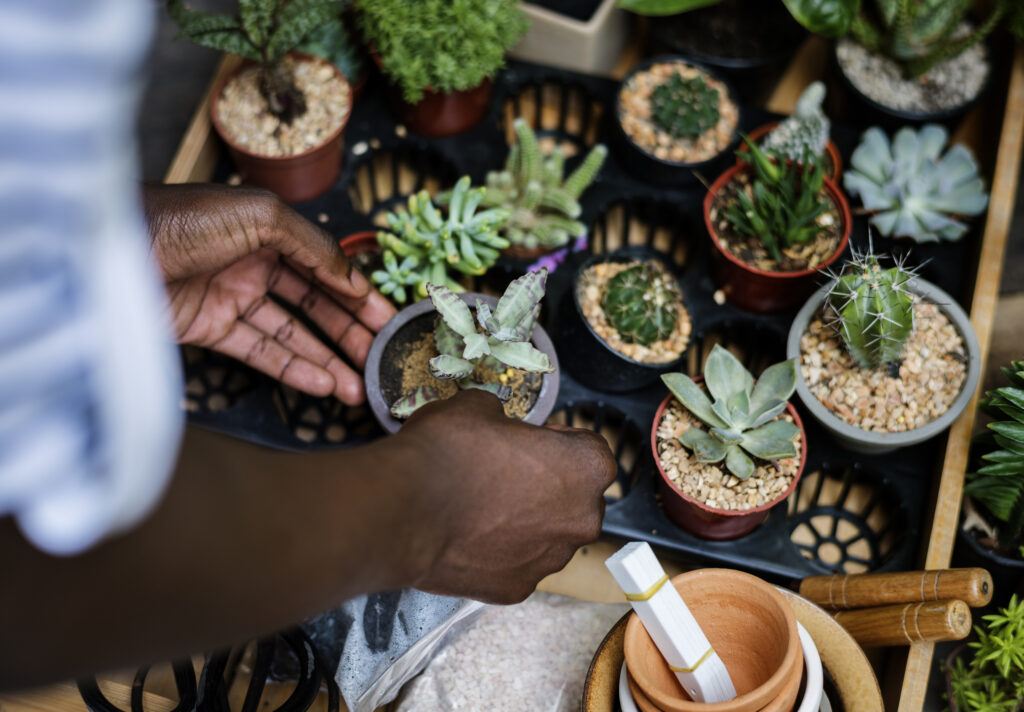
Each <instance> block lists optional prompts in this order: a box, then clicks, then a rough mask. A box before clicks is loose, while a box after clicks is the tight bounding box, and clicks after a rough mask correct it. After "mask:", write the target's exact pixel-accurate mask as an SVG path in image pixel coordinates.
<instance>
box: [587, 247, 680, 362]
mask: <svg viewBox="0 0 1024 712" xmlns="http://www.w3.org/2000/svg"><path fill="white" fill-rule="evenodd" d="M679 301H680V294H679V290H678V288H676V287H675V285H674V284H673V280H672V277H671V276H670V275H668V274H666V273H665V272H664V271H662V270H660V269H658V268H657V267H655V266H654V265H651V264H649V263H646V262H644V263H641V264H637V265H633V266H632V267H627V268H626V269H624V270H622V271H621V272H619V273H618V274H616V275H615V276H614V277H612V278H611V279H610V280H608V284H607V286H606V287H605V292H604V296H602V298H601V309H602V311H604V315H605V317H606V318H607V319H608V323H609V324H610V325H611V327H612V328H613V329H615V331H617V332H618V334H619V336H621V337H622V339H623V340H624V341H628V342H630V343H634V344H642V345H643V346H649V345H651V344H653V343H654V342H655V341H661V340H663V339H667V338H668V337H669V336H670V335H671V334H672V331H673V329H675V328H676V318H677V316H678V313H679V308H678V305H679Z"/></svg>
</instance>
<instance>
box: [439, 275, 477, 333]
mask: <svg viewBox="0 0 1024 712" xmlns="http://www.w3.org/2000/svg"><path fill="white" fill-rule="evenodd" d="M427 294H428V295H429V296H430V301H431V302H433V304H434V308H435V309H437V313H438V314H440V315H441V318H442V319H443V320H444V323H445V324H447V325H448V326H449V327H450V328H451V330H452V331H454V332H455V333H456V334H458V335H459V336H461V337H462V338H463V339H466V338H468V337H470V336H472V335H474V334H476V323H475V322H474V321H473V314H472V312H470V311H469V307H468V306H467V305H466V303H465V302H464V301H462V300H461V299H459V297H458V296H456V295H455V294H454V293H453V292H452V291H451V290H450V289H448V288H447V287H443V286H441V285H438V284H428V285H427Z"/></svg>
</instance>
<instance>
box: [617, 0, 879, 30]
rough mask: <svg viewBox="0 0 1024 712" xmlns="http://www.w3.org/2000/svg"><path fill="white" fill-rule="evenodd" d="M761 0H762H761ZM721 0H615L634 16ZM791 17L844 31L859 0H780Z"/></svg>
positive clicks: (669, 12) (672, 12)
mask: <svg viewBox="0 0 1024 712" xmlns="http://www.w3.org/2000/svg"><path fill="white" fill-rule="evenodd" d="M764 1H765V0H762V2H764ZM719 2H721V0H619V7H621V8H623V9H625V10H629V11H630V12H635V13H637V14H638V15H676V14H678V13H680V12H688V11H690V10H697V9H699V8H702V7H708V6H709V5H717V4H718V3H719ZM782 2H783V4H784V5H785V6H786V8H787V9H788V10H789V13H790V14H791V15H792V16H793V18H794V19H795V20H796V21H797V22H799V23H800V24H801V25H803V26H804V27H806V28H807V29H808V30H810V31H811V32H813V33H815V34H818V35H822V36H824V37H840V36H842V35H844V34H846V32H847V30H849V28H850V23H851V22H852V21H853V18H854V15H856V13H857V8H858V7H859V5H860V0H782Z"/></svg>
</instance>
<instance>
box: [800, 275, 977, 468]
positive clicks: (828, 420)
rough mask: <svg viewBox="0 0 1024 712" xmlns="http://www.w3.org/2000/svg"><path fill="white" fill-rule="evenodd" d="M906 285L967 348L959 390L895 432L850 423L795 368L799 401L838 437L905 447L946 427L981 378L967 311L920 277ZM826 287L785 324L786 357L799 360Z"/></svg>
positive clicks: (966, 403)
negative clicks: (933, 413)
mask: <svg viewBox="0 0 1024 712" xmlns="http://www.w3.org/2000/svg"><path fill="white" fill-rule="evenodd" d="M907 286H908V288H909V289H910V291H911V292H913V293H914V294H916V295H918V296H919V297H923V298H925V299H927V300H928V301H930V302H932V303H933V304H935V305H936V306H938V307H939V309H941V310H942V313H943V314H945V315H946V317H947V318H948V319H949V320H950V322H952V324H953V326H955V327H956V330H957V331H958V332H959V333H960V338H961V339H962V340H963V343H964V349H965V350H966V352H967V373H966V375H965V378H964V384H963V386H962V387H961V389H960V393H959V394H957V397H956V398H954V399H953V402H952V403H950V405H949V408H948V409H947V410H946V412H945V413H943V414H942V415H940V416H939V417H937V418H935V419H934V420H931V421H929V422H927V423H925V424H924V425H922V426H921V427H919V428H914V429H913V430H905V431H903V432H899V433H879V432H875V431H872V430H864V429H863V428H858V427H856V426H854V425H850V424H849V423H847V422H846V421H844V420H843V419H842V418H840V417H839V416H838V415H835V414H834V413H833V412H832V411H830V410H829V409H828V408H826V407H825V406H824V405H822V403H821V401H819V400H818V399H817V398H816V397H815V396H814V394H813V393H811V390H810V388H808V386H807V382H806V381H805V380H804V377H803V369H802V368H799V371H800V373H799V378H797V380H796V392H797V395H798V396H799V397H800V400H801V402H803V404H804V406H805V407H806V408H807V410H808V411H810V413H811V415H813V416H814V417H815V419H816V420H817V421H818V422H819V423H821V424H822V425H823V426H824V427H825V428H826V429H827V430H830V431H832V432H834V433H835V434H837V435H839V436H840V437H842V438H845V439H847V440H852V441H856V442H860V443H864V444H867V445H871V446H876V447H883V448H897V447H906V446H907V445H913V444H916V443H919V442H923V441H925V440H928V439H929V438H932V437H934V436H936V435H938V434H939V433H941V432H943V431H944V430H946V428H948V427H950V426H951V425H952V424H953V421H955V420H956V419H957V418H959V417H960V415H961V413H963V411H964V410H965V409H966V408H967V406H968V404H969V403H970V401H971V398H972V397H973V396H974V392H975V391H976V390H977V388H978V385H979V383H980V379H981V359H980V358H979V355H980V350H979V346H978V337H977V335H976V334H975V333H974V328H973V327H972V326H971V321H970V318H969V317H968V316H967V313H966V312H964V310H963V308H961V306H960V305H959V304H957V303H956V300H954V299H953V298H952V297H951V296H950V295H949V294H947V293H946V292H945V291H943V290H942V289H940V288H939V287H937V286H936V285H934V284H932V283H931V282H929V281H927V280H925V279H922V278H921V277H914V278H913V279H911V280H910V281H908V282H907ZM829 287H830V285H828V284H826V285H824V286H823V287H821V288H819V289H818V290H817V291H816V292H815V293H814V294H812V295H811V296H810V298H809V299H808V300H807V301H806V302H805V303H804V305H803V306H802V307H801V308H800V311H799V312H797V315H796V317H794V319H793V323H792V325H791V326H790V328H789V336H788V337H787V339H786V357H787V358H796V359H797V363H798V364H799V361H800V340H801V338H802V337H803V334H804V332H805V331H806V329H807V325H808V323H810V320H811V316H812V315H813V314H814V313H815V312H817V310H818V308H819V307H820V306H821V305H822V304H823V303H824V301H825V295H826V294H827V293H828V290H829Z"/></svg>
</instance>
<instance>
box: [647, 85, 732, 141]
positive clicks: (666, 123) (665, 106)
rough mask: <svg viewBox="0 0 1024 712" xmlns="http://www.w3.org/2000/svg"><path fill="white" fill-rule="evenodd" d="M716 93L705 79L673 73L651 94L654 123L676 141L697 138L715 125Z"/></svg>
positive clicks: (717, 114)
mask: <svg viewBox="0 0 1024 712" xmlns="http://www.w3.org/2000/svg"><path fill="white" fill-rule="evenodd" d="M718 102H719V93H718V90H717V89H713V88H711V87H709V86H708V85H707V84H706V83H705V82H704V77H701V76H696V77H693V78H691V79H685V78H684V77H683V76H682V75H681V74H679V73H673V74H672V76H671V77H669V78H668V81H666V82H664V83H663V84H660V85H658V86H657V87H656V88H655V89H654V91H653V92H652V93H651V115H652V116H653V117H654V121H655V123H657V124H658V126H660V127H661V128H663V129H664V130H665V131H667V132H668V133H670V134H672V135H673V136H675V137H676V138H696V137H697V136H700V135H701V134H702V133H704V132H705V131H707V130H708V129H710V128H711V127H712V126H714V125H715V124H717V123H718V119H719V113H718Z"/></svg>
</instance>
